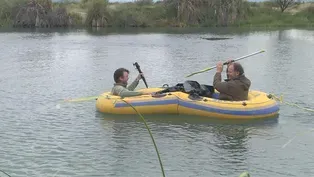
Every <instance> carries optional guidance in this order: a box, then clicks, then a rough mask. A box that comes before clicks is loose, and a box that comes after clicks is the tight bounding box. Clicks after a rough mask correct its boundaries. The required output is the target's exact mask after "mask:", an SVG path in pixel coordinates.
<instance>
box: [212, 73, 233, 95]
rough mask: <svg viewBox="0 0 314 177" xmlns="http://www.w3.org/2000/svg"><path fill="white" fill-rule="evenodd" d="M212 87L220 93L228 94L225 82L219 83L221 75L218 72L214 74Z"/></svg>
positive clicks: (227, 85)
mask: <svg viewBox="0 0 314 177" xmlns="http://www.w3.org/2000/svg"><path fill="white" fill-rule="evenodd" d="M213 86H214V88H215V89H216V90H217V91H219V92H220V93H228V92H229V84H228V83H227V82H221V73H220V72H216V74H215V76H214V82H213Z"/></svg>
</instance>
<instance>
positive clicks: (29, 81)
mask: <svg viewBox="0 0 314 177" xmlns="http://www.w3.org/2000/svg"><path fill="white" fill-rule="evenodd" d="M201 37H230V38H232V39H229V40H218V41H208V40H204V39H201ZM313 47H314V31H312V30H305V29H304V30H302V29H280V30H271V31H270V30H263V31H233V30H225V29H218V30H214V31H194V32H185V33H177V32H174V31H171V30H170V31H162V32H149V31H148V32H147V31H146V32H144V33H142V32H132V33H122V32H120V31H118V32H114V31H111V32H108V31H91V30H69V31H60V30H55V31H45V30H39V31H38V30H37V31H18V30H14V31H2V33H0V48H1V49H2V56H1V57H0V62H1V65H0V71H1V75H0V85H1V87H0V97H1V100H0V111H1V113H2V114H1V115H0V129H1V130H2V133H1V134H0V144H1V145H0V147H1V151H0V169H1V170H3V171H5V172H7V173H8V174H10V175H11V176H14V177H18V176H23V177H24V176H28V177H31V176H36V177H37V176H47V177H48V176H75V177H76V176H80V177H81V176H150V177H153V176H161V171H160V166H159V162H158V160H157V156H156V152H155V149H154V147H153V144H152V141H151V139H150V137H149V134H148V132H147V130H146V129H145V126H144V124H143V122H141V121H140V119H139V118H138V117H137V116H112V115H104V114H100V113H98V112H97V111H96V109H95V102H94V101H91V102H79V103H62V104H60V108H59V109H58V107H56V105H57V104H58V103H60V101H61V100H63V99H66V98H78V97H85V96H94V95H98V94H100V93H102V92H105V91H108V90H110V89H111V87H112V85H113V72H114V70H115V69H117V68H118V67H125V68H128V69H129V70H130V71H131V75H130V77H131V78H130V79H131V80H133V79H135V77H136V76H137V71H136V70H135V68H134V67H133V66H132V64H133V63H134V62H138V63H139V64H140V65H141V68H142V70H143V72H144V73H145V76H146V79H147V82H148V85H149V86H150V87H157V86H162V85H163V84H165V83H167V84H170V85H172V84H176V83H178V82H183V81H184V80H185V78H184V76H185V75H187V74H190V73H191V72H195V71H198V70H201V69H204V68H206V67H210V66H215V64H216V63H217V62H218V61H220V60H222V61H226V59H229V58H236V57H241V56H244V55H247V54H250V53H253V52H256V51H259V50H266V52H265V53H263V54H259V55H256V56H253V57H250V58H247V59H245V60H242V61H241V63H242V64H243V66H244V69H245V73H246V75H247V77H249V78H250V79H251V81H252V87H251V88H252V89H256V90H261V91H265V92H268V93H275V94H284V100H285V101H289V102H293V103H296V104H298V105H300V106H303V107H310V108H311V107H312V108H313V107H314V101H313V100H312V99H311V98H313V97H314V92H313V86H314V81H313V79H312V71H313V69H314V60H313V58H314V53H313ZM214 73H215V70H214V71H211V72H207V73H203V74H200V75H195V76H193V77H191V78H190V79H193V80H197V81H198V82H200V83H206V84H211V83H212V81H213V74H214ZM144 87H145V85H144V83H143V82H141V83H140V85H139V87H138V88H144ZM147 119H148V120H147V121H148V124H149V126H150V127H151V130H152V132H153V135H154V138H155V140H156V143H157V146H158V148H159V152H160V155H161V158H162V162H163V165H164V168H165V173H166V176H172V177H173V176H180V177H181V176H202V177H203V176H204V177H205V176H206V177H207V176H215V177H217V176H224V177H235V176H238V175H239V174H240V173H241V172H243V171H246V170H247V171H249V172H250V174H251V176H256V177H257V176H258V177H269V176H272V177H286V176H298V177H300V176H306V177H308V176H312V175H313V172H314V170H313V167H314V161H313V158H314V155H313V154H314V150H313V149H314V143H313V141H312V139H313V137H314V133H313V132H312V131H311V129H312V128H313V113H311V112H306V111H303V110H301V109H298V108H294V107H290V106H286V105H281V110H280V115H279V117H278V119H274V120H268V121H259V122H245V123H234V122H226V121H210V120H208V119H204V118H199V117H194V116H164V115H162V116H150V117H147ZM296 134H297V137H296V138H295V139H293V141H292V142H291V143H288V144H286V143H287V142H288V141H289V140H291V139H292V138H293V137H294V136H295V135H296ZM285 144H286V146H284V145H285ZM0 176H5V175H4V174H1V173H0Z"/></svg>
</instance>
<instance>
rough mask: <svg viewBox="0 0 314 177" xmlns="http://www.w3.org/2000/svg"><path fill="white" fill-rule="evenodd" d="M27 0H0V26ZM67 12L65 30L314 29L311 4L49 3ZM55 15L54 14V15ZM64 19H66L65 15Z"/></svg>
mask: <svg viewBox="0 0 314 177" xmlns="http://www.w3.org/2000/svg"><path fill="white" fill-rule="evenodd" d="M29 1H30V0H0V25H1V26H10V25H12V24H14V23H15V22H16V21H17V20H16V14H17V12H18V9H19V8H20V7H21V6H22V5H23V4H24V5H25V3H27V2H29ZM35 1H37V2H38V4H51V9H52V10H51V11H53V9H56V8H63V9H65V10H66V13H67V16H66V18H65V19H69V22H68V23H66V24H69V25H68V26H70V25H71V26H87V27H90V26H94V27H95V26H98V27H216V26H217V27H221V26H232V27H258V26H261V27H281V26H296V27H301V26H314V25H313V24H314V3H301V4H300V3H298V4H294V5H292V6H291V7H288V8H287V9H286V10H285V11H284V12H281V9H280V8H279V6H278V5H277V4H275V3H272V2H261V3H250V2H247V1H244V0H181V1H179V0H164V1H159V2H156V3H153V2H152V1H151V0H138V2H132V3H109V2H108V1H107V0H82V1H80V2H64V3H51V1H50V0H35ZM56 14H57V13H56ZM64 16H65V15H64Z"/></svg>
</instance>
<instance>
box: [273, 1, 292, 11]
mask: <svg viewBox="0 0 314 177" xmlns="http://www.w3.org/2000/svg"><path fill="white" fill-rule="evenodd" d="M275 1H276V3H277V4H278V5H279V7H280V9H281V12H284V11H285V10H286V9H287V8H288V7H289V6H291V5H293V4H294V0H275Z"/></svg>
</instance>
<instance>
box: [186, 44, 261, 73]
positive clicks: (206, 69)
mask: <svg viewBox="0 0 314 177" xmlns="http://www.w3.org/2000/svg"><path fill="white" fill-rule="evenodd" d="M263 52H265V50H261V51H259V52H255V53H252V54H249V55H245V56H243V57H240V58H237V59H234V60H231V62H235V61H239V60H242V59H244V58H247V57H250V56H253V55H256V54H259V53H263ZM223 64H224V65H227V64H228V62H224V63H223ZM214 68H216V66H213V67H210V68H205V69H203V70H201V71H197V72H194V73H192V74H189V75H187V76H185V77H191V76H193V75H195V74H199V73H203V72H206V71H209V70H212V69H214Z"/></svg>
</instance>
